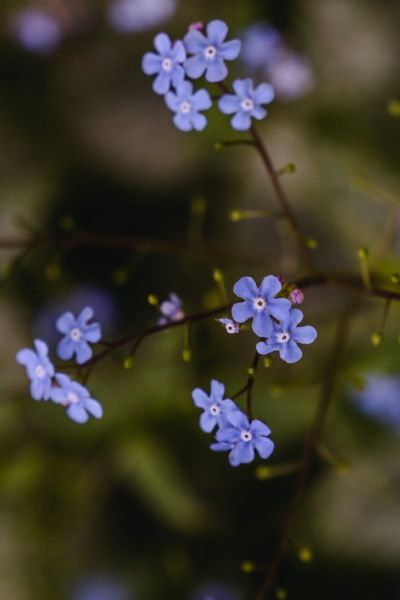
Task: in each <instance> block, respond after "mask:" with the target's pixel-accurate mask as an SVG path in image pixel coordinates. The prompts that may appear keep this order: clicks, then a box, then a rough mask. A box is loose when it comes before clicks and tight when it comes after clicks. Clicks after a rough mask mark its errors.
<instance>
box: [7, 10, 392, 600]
mask: <svg viewBox="0 0 400 600" xmlns="http://www.w3.org/2000/svg"><path fill="white" fill-rule="evenodd" d="M136 4H137V5H135V6H134V7H133V10H132V12H131V13H130V14H131V18H132V24H131V26H130V27H129V28H128V26H126V27H125V29H129V30H128V31H122V30H121V29H124V27H121V24H119V25H118V23H119V22H116V21H115V16H114V17H112V16H111V15H112V14H115V13H111V12H110V11H111V10H112V9H111V2H107V0H102V1H101V2H96V1H94V0H93V1H92V2H89V1H88V0H47V1H46V0H43V1H39V0H38V1H36V2H35V1H32V2H20V1H19V0H18V1H17V0H3V1H2V3H1V7H0V36H1V38H0V66H1V89H0V137H1V150H0V207H1V213H0V237H1V239H7V240H10V239H11V240H20V239H21V238H23V239H25V238H28V237H29V236H31V235H32V234H33V235H40V236H43V240H42V242H41V243H40V244H37V245H35V247H33V248H30V249H29V252H26V251H24V250H22V251H21V249H20V248H14V249H10V248H9V244H5V246H7V248H2V249H1V255H0V267H1V269H2V279H1V288H0V293H1V295H0V307H1V309H0V324H1V340H2V343H1V345H0V368H1V371H0V393H1V403H0V450H1V451H0V598H2V599H3V598H4V599H7V600H39V599H40V600H47V599H49V600H55V599H57V600H58V599H60V600H64V599H71V600H127V599H128V600H134V599H137V600H153V599H157V600H158V599H160V600H163V599H166V600H167V599H171V600H172V599H174V600H176V599H180V598H182V599H190V600H192V599H193V600H207V599H208V600H211V599H214V600H246V599H252V598H255V597H256V591H257V589H258V588H259V586H260V583H261V581H262V580H263V577H264V573H263V569H264V568H265V566H266V564H267V563H268V561H269V560H270V559H271V557H272V556H273V552H274V548H275V546H276V543H277V541H278V537H279V532H280V525H281V522H282V518H283V514H284V510H285V508H286V506H287V503H288V502H289V499H290V496H291V493H292V491H293V484H294V479H293V476H287V477H283V478H279V479H266V480H262V478H261V479H260V477H257V465H259V464H261V463H260V462H257V463H254V464H252V465H249V466H242V467H240V468H238V469H232V468H231V467H229V465H228V462H227V459H226V456H225V455H217V454H215V453H213V452H211V451H210V450H209V449H208V446H209V443H210V442H211V437H210V436H207V435H206V434H203V433H202V432H201V431H200V429H199V427H198V411H197V409H195V407H194V406H193V404H192V401H191V390H192V388H193V387H197V386H200V387H203V388H205V389H208V386H209V381H210V379H211V378H216V379H218V380H220V381H223V382H224V383H225V385H226V389H227V392H228V394H233V393H234V392H235V391H237V390H238V389H239V388H240V387H241V386H242V385H243V384H244V382H245V379H246V376H247V374H246V369H247V368H248V366H249V364H250V363H251V360H252V356H253V352H254V337H253V336H252V335H251V334H250V333H248V332H245V333H242V334H241V336H242V337H241V338H238V337H236V336H227V335H225V332H224V331H223V329H222V328H221V327H220V326H219V325H218V324H216V323H215V322H214V321H213V320H211V321H209V322H207V323H202V324H199V325H196V326H195V327H193V329H192V361H191V362H190V363H185V362H183V361H182V356H181V355H182V344H183V331H182V330H181V329H179V328H178V329H176V330H173V331H169V332H165V333H163V334H161V335H158V336H155V337H153V338H151V339H148V340H146V341H145V342H144V343H143V345H142V346H141V347H140V349H139V351H138V353H137V356H136V357H135V361H134V364H133V368H132V369H130V370H127V369H125V368H124V366H123V362H124V358H125V357H126V354H124V353H117V354H116V355H115V356H113V357H112V358H110V359H108V360H107V361H106V362H104V363H102V364H101V366H98V368H96V369H95V370H94V371H93V374H92V376H91V379H90V382H89V387H90V389H91V391H92V393H93V396H94V397H95V398H98V399H99V400H100V401H101V402H102V404H103V406H104V411H105V416H104V418H103V419H102V420H101V421H99V422H97V421H96V422H91V423H89V424H87V425H84V426H77V425H76V424H74V423H72V422H70V421H69V420H68V419H67V417H66V416H65V414H64V412H63V411H61V410H59V408H58V407H56V406H55V405H54V404H51V403H36V402H33V401H32V400H31V399H30V397H29V393H28V386H27V381H26V377H25V374H24V372H23V371H22V369H21V368H20V367H19V366H18V365H16V363H15V358H14V357H15V353H16V351H17V350H18V349H19V348H21V347H23V346H29V345H30V344H31V340H32V339H33V338H34V337H35V336H40V337H43V338H44V339H46V340H48V341H49V343H50V344H52V347H53V348H54V343H55V340H56V337H55V332H54V320H55V318H56V317H57V316H58V315H59V314H60V312H62V310H64V309H66V308H69V307H75V308H74V309H75V310H78V308H80V307H82V306H84V305H85V304H87V303H89V304H91V305H93V306H94V307H95V308H96V314H97V316H98V318H99V320H100V321H101V323H102V325H103V329H104V331H105V336H106V337H107V338H108V339H112V338H116V337H118V336H121V335H124V334H125V333H127V332H131V331H132V332H134V331H136V330H140V329H142V328H143V327H146V326H148V325H150V324H153V323H155V322H156V320H157V318H158V315H157V311H156V310H155V309H154V308H152V307H150V306H149V305H148V303H147V296H148V295H149V294H150V293H154V294H157V296H159V298H160V299H164V298H165V297H166V296H167V295H168V294H169V293H170V292H176V293H177V294H179V296H180V297H181V298H182V299H183V302H184V309H185V311H186V313H188V314H190V313H192V312H197V311H200V310H204V309H207V308H212V307H213V306H218V305H219V304H220V303H221V298H220V296H219V292H218V289H217V287H216V285H215V283H214V282H213V271H214V269H215V268H219V269H222V270H223V272H224V273H225V277H226V282H227V286H228V288H229V290H230V289H231V287H232V285H233V283H234V282H235V281H236V279H237V278H238V277H239V276H242V275H245V274H248V275H251V276H253V277H255V278H257V279H260V278H261V277H262V276H264V275H265V274H267V273H274V274H277V275H278V274H279V275H283V276H285V277H287V278H289V279H290V278H292V279H293V278H294V279H295V278H296V277H298V276H299V271H298V270H297V261H296V258H295V254H296V253H295V248H294V247H293V244H292V240H291V237H290V233H289V232H288V231H287V230H286V229H285V227H284V226H283V225H282V224H281V223H280V222H276V221H274V220H270V219H249V220H241V221H239V222H234V221H232V220H231V219H230V217H229V216H230V213H231V212H232V211H233V210H263V209H267V210H268V209H275V208H276V205H275V199H274V196H273V193H272V190H271V187H270V185H269V183H268V180H267V178H266V175H265V173H264V172H263V170H262V165H261V163H260V162H259V159H258V157H257V156H256V155H255V153H254V152H253V151H252V149H250V148H236V147H235V148H226V149H223V150H221V151H220V152H216V151H215V149H214V143H215V142H216V141H218V140H226V139H237V138H240V137H243V136H240V135H239V134H236V133H235V132H232V131H231V130H230V128H229V121H228V119H227V118H226V117H225V116H224V115H222V114H220V113H218V111H217V110H216V109H213V110H212V111H210V114H209V126H208V128H207V129H206V130H205V132H204V133H202V134H195V133H192V134H184V133H181V132H179V131H178V130H176V129H175V128H174V126H173V125H172V121H171V114H170V113H169V112H168V110H167V109H166V107H165V106H164V103H163V100H162V98H160V97H158V96H156V95H155V94H154V93H153V92H152V90H151V80H150V79H149V78H147V77H146V76H145V75H143V73H142V71H141V68H140V61H141V57H142V55H143V53H144V52H145V51H148V50H151V49H152V39H153V37H154V35H155V33H156V32H158V31H160V30H161V31H167V32H168V33H169V34H170V35H171V36H172V37H181V36H182V35H183V34H184V33H185V32H186V30H187V27H188V24H190V23H191V22H193V21H198V20H201V21H204V22H206V21H208V20H210V19H212V18H216V17H218V18H222V19H224V20H226V21H227V22H228V24H229V27H230V32H231V34H232V36H235V37H236V36H242V35H243V34H244V32H245V30H246V28H248V27H250V26H252V25H253V24H254V23H260V22H268V23H269V24H270V25H272V26H273V27H274V28H276V29H277V30H278V31H279V32H280V33H281V35H282V40H283V43H284V44H285V47H287V48H288V49H290V51H291V52H294V53H299V54H301V55H302V56H303V57H304V60H306V61H307V63H308V65H309V68H310V69H311V73H312V84H310V85H309V89H307V93H304V94H299V97H295V98H292V99H291V100H290V101H289V99H288V98H286V99H285V98H278V100H277V101H276V102H275V103H274V104H273V105H271V107H270V110H269V115H268V118H267V119H266V120H265V122H263V123H262V124H261V126H260V133H261V134H262V136H263V138H264V139H265V141H266V143H267V146H268V148H269V150H270V152H271V155H272V156H273V159H274V162H275V164H276V166H277V167H283V166H284V165H286V164H287V163H289V162H290V163H294V164H295V166H296V172H295V173H294V174H289V175H285V176H284V180H283V183H284V185H285V187H286V189H287V191H288V194H289V196H290V198H291V201H292V203H293V206H294V207H295V210H296V212H297V214H298V215H299V219H300V221H301V224H302V227H303V230H304V232H305V233H306V235H308V236H311V237H313V238H315V239H316V240H317V241H318V248H316V249H315V250H314V252H315V257H316V260H317V262H318V264H319V265H320V267H321V268H322V269H325V270H328V271H331V270H339V271H343V272H353V273H358V270H359V266H358V261H357V249H358V248H359V247H360V246H366V247H368V248H369V251H370V255H371V267H373V269H374V271H375V272H377V273H378V275H379V277H380V279H381V280H382V282H384V283H385V282H386V283H387V282H389V277H390V274H391V273H393V272H395V271H397V270H399V254H398V253H399V245H398V208H397V207H398V190H399V189H400V177H399V168H398V167H399V155H400V122H399V120H398V119H397V118H396V104H393V102H392V104H391V105H390V102H391V101H393V100H395V99H396V98H397V97H398V96H400V84H399V67H400V59H399V51H400V41H399V40H400V38H399V36H398V22H399V19H400V4H399V3H398V2H396V1H395V0H387V1H386V2H385V4H384V5H383V4H382V2H378V1H377V0H376V1H372V0H322V1H321V0H302V1H301V0H297V1H296V0H270V1H269V2H266V1H261V0H260V1H256V0H246V1H244V0H242V1H239V0H219V2H218V4H217V6H216V3H215V2H212V1H210V0H202V1H201V2H200V1H198V0H180V1H177V2H176V3H175V2H173V1H172V0H171V1H170V2H167V1H166V0H164V2H163V1H162V0H151V2H150V0H145V1H144V2H143V1H142V2H136ZM32 8H34V9H36V10H40V11H44V12H45V14H46V15H49V16H50V18H51V19H52V23H53V29H52V27H51V26H50V29H49V30H50V34H49V35H50V38H49V40H50V41H49V40H48V45H47V46H46V47H40V40H41V39H42V38H41V29H40V27H39V28H38V32H36V27H37V25H35V24H34V23H31V24H29V20H28V25H26V24H25V25H24V24H23V23H22V24H21V18H22V17H21V15H22V14H26V13H25V11H26V10H27V9H32ZM114 10H116V9H115V7H114ZM140 11H142V12H143V14H144V15H145V17H146V15H147V17H146V18H145V17H143V19H144V20H140V19H139V16H140V15H141V14H142V13H141V12H140ZM146 11H150V13H148V12H146ZM149 14H150V16H149ZM30 16H31V17H32V14H31V15H30ZM124 18H125V21H124V20H123V23H125V25H126V24H127V23H128V22H129V23H130V21H129V19H128V20H126V19H127V17H126V16H125V17H124ZM138 19H139V20H138ZM146 19H147V20H146ZM54 23H56V26H54ZM47 25H48V23H47ZM27 28H28V29H27ZM32 28H33V29H32ZM27 30H28V33H27ZM32 32H33V33H32ZM35 32H36V33H35ZM31 34H32V35H33V40H34V41H33V42H32V36H31ZM35 36H36V37H35ZM27 39H28V42H27ZM37 39H39V42H38V43H39V46H35V47H34V48H33V47H32V43H34V44H36V41H35V40H37ZM29 40H31V41H30V42H29ZM230 72H231V73H232V74H233V75H235V76H243V75H246V74H247V72H248V69H247V70H246V68H245V66H244V65H243V64H241V63H240V61H238V62H236V63H235V64H232V65H231V66H230ZM256 76H257V77H259V76H260V73H258V74H256ZM389 105H390V106H391V108H390V110H389V109H388V106H389ZM83 232H85V233H92V234H96V236H97V234H98V235H100V237H101V236H103V240H104V236H107V240H108V241H109V239H110V238H109V237H108V236H113V237H112V239H113V240H114V242H113V243H107V245H106V246H104V245H103V244H102V243H101V240H100V242H99V243H98V244H97V243H96V244H95V243H90V244H89V243H85V244H81V243H79V244H78V243H66V240H68V239H72V240H73V239H76V237H77V236H78V237H79V235H80V234H82V233H83ZM74 236H75V238H74ZM121 236H123V238H122V237H121ZM126 236H129V237H133V238H134V239H135V240H136V241H135V242H134V243H133V245H132V247H127V245H126V244H124V243H121V244H118V242H115V240H116V239H117V240H118V239H124V240H125V239H126ZM95 239H96V240H98V239H99V237H95ZM138 240H139V241H140V243H139V242H138ZM143 240H147V241H146V242H145V243H144V242H143ZM160 241H162V242H163V244H162V249H161V250H160V244H159V242H160ZM305 292H306V300H305V303H304V306H303V309H304V313H305V319H306V321H307V323H309V324H313V325H315V326H316V327H317V328H318V331H319V338H318V341H317V342H316V343H315V344H314V345H313V346H311V347H309V348H306V351H305V352H304V358H303V360H302V361H301V363H299V364H297V365H294V366H290V365H286V364H285V363H279V362H278V361H274V364H273V366H272V368H270V369H261V371H260V374H259V375H258V377H257V380H256V385H255V397H254V410H255V413H256V414H257V416H259V417H260V418H262V419H264V420H265V421H266V422H267V423H268V425H269V426H270V427H271V429H272V439H273V440H274V442H275V444H276V451H275V453H274V454H273V456H272V457H271V459H270V462H269V463H268V464H281V463H284V462H285V461H293V460H296V459H297V457H298V456H299V455H300V453H301V451H302V445H303V441H304V439H305V437H306V435H307V432H308V428H309V425H310V421H311V419H312V415H313V411H314V409H315V405H316V401H317V399H318V393H319V390H320V384H321V373H323V366H324V363H325V361H326V359H327V356H328V354H329V349H330V345H331V340H332V336H333V332H334V328H335V324H336V322H337V320H338V316H339V313H340V310H341V307H342V306H343V305H344V303H345V302H346V299H347V296H348V295H349V293H348V292H347V291H346V290H343V289H334V290H333V289H329V290H326V289H322V288H312V289H309V290H308V289H307V290H305ZM382 310H383V302H382V301H380V300H376V299H370V300H368V301H366V300H363V301H361V302H360V305H359V309H358V312H357V314H356V316H355V317H354V318H353V322H352V326H351V335H350V340H349V342H348V344H347V345H346V350H345V360H344V367H343V369H342V370H341V372H340V374H339V377H338V382H337V390H336V394H335V402H334V407H333V410H332V413H331V415H330V418H329V421H328V427H327V431H326V440H325V442H326V445H327V446H328V447H329V448H330V450H331V451H332V452H333V453H334V454H335V455H337V456H338V457H340V459H341V460H343V461H345V462H346V463H348V468H347V469H346V470H344V469H338V468H335V467H334V466H329V465H322V464H321V465H320V466H318V467H317V468H316V469H315V471H314V472H313V474H312V475H313V476H312V478H311V481H310V482H309V487H308V492H307V497H306V501H305V503H304V507H303V509H302V511H301V513H300V516H299V519H298V522H297V525H296V531H295V532H294V534H295V535H294V537H295V539H294V541H293V548H292V550H291V551H290V552H289V555H288V560H287V561H286V563H285V566H284V569H283V570H282V573H281V575H280V577H279V586H280V588H282V589H280V591H278V592H277V593H278V596H277V597H281V598H285V597H287V598H307V599H308V598H316V599H321V598H324V599H331V598H332V599H333V598H335V599H337V598H352V599H353V598H357V599H358V598H360V599H361V598H362V599H371V600H372V599H376V598H379V599H385V598H387V599H389V600H392V599H395V598H398V597H399V596H400V576H399V563H400V462H399V460H398V453H399V447H400V445H399V438H398V433H396V431H395V430H394V429H393V428H392V427H390V426H384V425H382V424H380V423H379V422H377V421H376V420H374V419H369V418H367V417H365V416H364V415H363V414H362V412H361V411H359V410H357V406H355V405H354V403H352V402H351V401H349V399H350V396H351V391H350V390H351V388H353V387H354V384H355V383H357V384H358V386H360V381H361V382H362V381H363V377H364V376H365V374H367V373H370V372H374V371H378V372H381V373H392V374H396V373H398V372H399V363H398V358H399V350H398V348H399V346H398V343H397V331H398V317H399V311H398V309H397V307H396V306H393V307H392V308H391V311H390V316H389V322H388V324H387V334H386V336H385V339H384V343H383V344H382V345H381V346H380V347H378V348H374V347H373V346H372V345H371V344H370V336H371V333H372V332H373V331H375V330H376V329H377V328H378V327H379V323H380V319H381V315H382ZM344 342H345V341H344ZM398 401H399V403H400V397H399V398H398ZM258 473H259V472H258ZM304 547H305V548H309V549H310V551H311V552H312V560H311V561H309V562H307V561H306V562H304V561H302V560H301V556H302V554H301V552H300V558H299V549H301V548H304ZM244 561H251V562H252V563H253V564H254V565H255V566H256V569H255V570H254V571H252V572H251V573H245V572H243V562H244ZM244 570H246V569H244ZM279 594H281V596H279ZM285 594H287V596H285Z"/></svg>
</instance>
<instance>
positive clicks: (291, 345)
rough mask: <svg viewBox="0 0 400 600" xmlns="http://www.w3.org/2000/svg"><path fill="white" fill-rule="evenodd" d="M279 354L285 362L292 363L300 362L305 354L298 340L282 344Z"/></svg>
mask: <svg viewBox="0 0 400 600" xmlns="http://www.w3.org/2000/svg"><path fill="white" fill-rule="evenodd" d="M279 356H280V357H281V359H282V360H284V361H285V362H287V363H289V364H292V363H295V362H298V361H299V360H300V359H301V357H302V356H303V352H302V351H301V349H300V348H299V347H298V345H297V344H296V342H294V341H293V340H290V341H289V342H288V343H287V344H281V345H280V347H279Z"/></svg>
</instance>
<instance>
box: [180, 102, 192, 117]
mask: <svg viewBox="0 0 400 600" xmlns="http://www.w3.org/2000/svg"><path fill="white" fill-rule="evenodd" d="M190 108H191V104H190V102H187V101H185V102H182V104H181V105H180V107H179V110H180V111H181V113H183V114H184V115H187V114H188V113H189V112H190Z"/></svg>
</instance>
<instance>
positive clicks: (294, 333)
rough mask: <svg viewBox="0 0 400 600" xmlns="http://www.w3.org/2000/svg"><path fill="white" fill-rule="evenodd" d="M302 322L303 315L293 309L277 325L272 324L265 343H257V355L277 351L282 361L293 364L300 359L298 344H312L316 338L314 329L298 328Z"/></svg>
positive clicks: (307, 327) (307, 326)
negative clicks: (271, 329)
mask: <svg viewBox="0 0 400 600" xmlns="http://www.w3.org/2000/svg"><path fill="white" fill-rule="evenodd" d="M302 320H303V313H302V312H301V310H299V309H298V308H293V309H292V310H291V311H290V313H289V315H288V316H287V317H286V318H284V319H282V320H281V322H280V323H279V325H278V324H277V323H274V324H273V331H272V332H271V334H270V335H269V336H268V339H267V340H265V342H258V344H257V346H256V348H257V352H258V353H259V354H270V353H271V352H275V351H278V352H279V356H280V357H281V359H282V360H284V361H285V362H287V363H295V362H297V361H299V360H300V359H301V357H302V356H303V353H302V351H301V349H300V348H299V346H298V344H312V342H313V341H314V340H315V339H316V337H317V331H316V329H315V328H314V327H311V326H310V325H306V326H305V327H298V324H299V323H300V322H301V321H302Z"/></svg>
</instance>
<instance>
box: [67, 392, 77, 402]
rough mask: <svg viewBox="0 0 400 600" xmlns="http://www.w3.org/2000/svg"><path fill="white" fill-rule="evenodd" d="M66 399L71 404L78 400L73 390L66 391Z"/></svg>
mask: <svg viewBox="0 0 400 600" xmlns="http://www.w3.org/2000/svg"><path fill="white" fill-rule="evenodd" d="M67 399H68V402H70V403H71V404H76V403H77V402H79V398H78V396H77V395H76V394H75V393H74V392H68V394H67Z"/></svg>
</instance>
